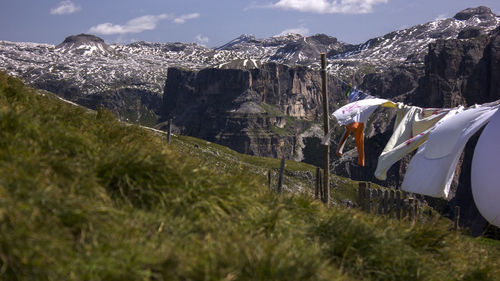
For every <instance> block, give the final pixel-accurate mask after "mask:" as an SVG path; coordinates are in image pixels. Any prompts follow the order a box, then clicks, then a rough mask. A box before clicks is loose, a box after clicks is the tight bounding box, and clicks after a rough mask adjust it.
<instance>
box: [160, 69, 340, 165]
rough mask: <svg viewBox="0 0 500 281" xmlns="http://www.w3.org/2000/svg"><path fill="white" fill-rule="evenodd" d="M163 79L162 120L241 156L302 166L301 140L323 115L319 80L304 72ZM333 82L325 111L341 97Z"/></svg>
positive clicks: (183, 73) (224, 72) (218, 72)
mask: <svg viewBox="0 0 500 281" xmlns="http://www.w3.org/2000/svg"><path fill="white" fill-rule="evenodd" d="M167 76H168V79H167V81H166V85H165V92H164V95H163V111H162V116H164V119H168V118H173V119H174V123H175V125H176V127H177V128H178V130H179V131H180V133H182V134H187V135H191V136H196V137H199V138H203V139H206V140H209V141H213V142H216V143H219V144H222V145H225V146H228V147H231V148H233V149H235V150H237V151H240V152H244V153H249V154H253V155H262V156H271V157H282V156H285V157H286V158H289V159H290V158H294V159H299V160H302V159H301V158H303V157H304V156H303V155H302V153H301V152H302V149H303V148H301V146H304V140H303V138H304V137H312V136H313V135H315V133H314V129H311V128H313V127H314V126H313V125H314V124H315V123H317V122H318V121H319V118H320V117H321V115H322V107H321V77H320V74H319V72H318V71H312V70H310V69H308V68H306V67H289V66H286V65H281V64H276V63H268V64H264V65H262V66H261V67H260V68H259V69H250V70H245V69H216V68H209V69H203V70H201V71H190V70H183V69H179V68H170V69H169V70H168V74H167ZM333 81H334V80H331V83H329V89H328V90H329V93H330V95H329V97H330V101H331V103H330V104H331V109H330V110H334V109H335V108H336V107H337V104H338V102H339V101H340V99H341V98H340V97H339V96H338V93H339V92H342V88H341V87H340V85H338V84H337V83H334V82H333ZM336 93H337V95H336ZM311 132H313V133H311Z"/></svg>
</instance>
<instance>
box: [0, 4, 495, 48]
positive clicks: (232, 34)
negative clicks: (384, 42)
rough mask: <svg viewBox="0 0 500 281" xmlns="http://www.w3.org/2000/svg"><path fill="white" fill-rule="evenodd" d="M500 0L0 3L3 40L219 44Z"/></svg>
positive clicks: (345, 31)
mask: <svg viewBox="0 0 500 281" xmlns="http://www.w3.org/2000/svg"><path fill="white" fill-rule="evenodd" d="M477 6H488V7H490V8H491V9H492V10H493V12H494V13H496V14H497V15H498V14H500V1H499V0H468V1H465V0H411V1H410V0H255V1H252V0H249V1H243V0H141V1H137V0H63V1H60V0H55V1H53V0H2V4H1V5H0V7H1V9H0V26H1V27H0V40H5V41H14V42H37V43H48V44H54V45H55V44H59V43H60V42H62V41H63V40H64V38H66V37H67V36H70V35H76V34H80V33H87V34H93V35H97V36H99V37H101V38H103V39H104V40H105V41H106V42H107V43H108V44H111V43H119V44H128V43H132V42H134V41H140V40H143V41H148V42H158V43H166V42H186V43H198V44H200V45H204V46H207V47H217V46H221V45H223V44H225V43H227V42H229V41H231V40H232V39H234V38H236V37H238V36H240V35H241V34H253V35H255V36H256V37H257V38H268V37H271V36H276V35H280V34H286V33H299V34H302V35H314V34H318V33H324V34H327V35H330V36H333V37H336V38H338V39H339V40H340V41H343V42H346V43H351V44H357V43H362V42H365V41H366V40H368V39H371V38H374V37H378V36H382V35H384V34H386V33H389V32H391V31H395V30H399V29H404V28H408V27H411V26H413V25H416V24H422V23H426V22H429V21H433V20H435V19H437V18H446V17H453V16H454V15H455V14H456V13H457V12H459V11H461V10H463V9H465V8H469V7H477Z"/></svg>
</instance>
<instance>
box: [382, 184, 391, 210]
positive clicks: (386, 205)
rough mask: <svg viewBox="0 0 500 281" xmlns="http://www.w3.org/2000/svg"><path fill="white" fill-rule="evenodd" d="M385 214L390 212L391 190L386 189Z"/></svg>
mask: <svg viewBox="0 0 500 281" xmlns="http://www.w3.org/2000/svg"><path fill="white" fill-rule="evenodd" d="M382 204H383V208H384V214H388V213H389V208H390V207H389V191H387V190H384V201H383V203H382Z"/></svg>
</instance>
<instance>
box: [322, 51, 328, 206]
mask: <svg viewBox="0 0 500 281" xmlns="http://www.w3.org/2000/svg"><path fill="white" fill-rule="evenodd" d="M321 92H322V94H323V119H324V120H323V122H324V124H323V127H324V128H323V129H324V134H325V137H326V136H327V134H328V132H329V131H330V119H329V118H330V116H329V115H330V113H329V111H328V93H327V88H326V54H321ZM323 161H324V171H323V172H324V178H323V188H324V190H325V199H324V200H325V201H324V202H325V203H327V204H328V205H329V204H330V144H329V143H326V144H325V146H324V153H323Z"/></svg>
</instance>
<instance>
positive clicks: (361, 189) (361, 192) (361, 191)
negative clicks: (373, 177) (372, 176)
mask: <svg viewBox="0 0 500 281" xmlns="http://www.w3.org/2000/svg"><path fill="white" fill-rule="evenodd" d="M365 191H366V183H364V182H360V183H358V205H359V207H360V208H361V210H363V209H364V206H365Z"/></svg>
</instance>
